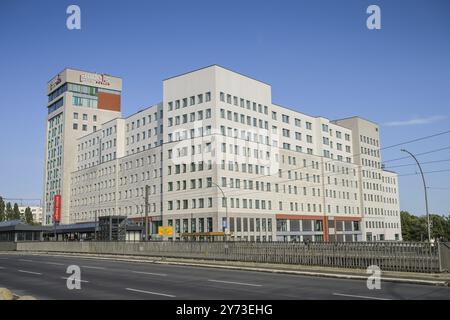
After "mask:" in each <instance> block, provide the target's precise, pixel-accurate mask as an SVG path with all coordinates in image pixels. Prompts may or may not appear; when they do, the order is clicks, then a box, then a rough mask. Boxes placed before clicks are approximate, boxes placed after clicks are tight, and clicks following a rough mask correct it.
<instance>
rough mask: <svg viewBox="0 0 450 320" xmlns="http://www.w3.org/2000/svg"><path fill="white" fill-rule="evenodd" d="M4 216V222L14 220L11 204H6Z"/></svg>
mask: <svg viewBox="0 0 450 320" xmlns="http://www.w3.org/2000/svg"><path fill="white" fill-rule="evenodd" d="M5 215H6V220H13V219H14V211H13V208H12V206H11V202H8V203H6V209H5Z"/></svg>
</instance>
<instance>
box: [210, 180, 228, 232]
mask: <svg viewBox="0 0 450 320" xmlns="http://www.w3.org/2000/svg"><path fill="white" fill-rule="evenodd" d="M211 184H213V185H215V186H216V187H217V188H218V189H219V190H220V192H222V196H223V197H224V198H225V217H226V218H225V219H226V221H225V228H224V229H225V230H224V233H225V241H226V240H227V234H228V199H227V197H226V196H225V192H223V190H222V188H221V187H220V186H219V185H218V184H217V183H215V182H213V181H211ZM217 206H218V205H217ZM222 229H223V226H222Z"/></svg>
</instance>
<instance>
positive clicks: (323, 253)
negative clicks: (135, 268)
mask: <svg viewBox="0 0 450 320" xmlns="http://www.w3.org/2000/svg"><path fill="white" fill-rule="evenodd" d="M17 250H18V251H44V252H69V253H89V254H119V255H138V256H154V257H173V258H194V259H207V260H223V261H242V262H255V263H275V264H277V263H279V264H290V265H303V266H323V267H335V268H354V269H366V268H367V267H368V266H370V265H377V266H378V267H380V268H381V269H382V270H385V271H406V272H425V273H433V272H444V271H448V265H449V264H450V261H448V260H449V259H450V258H449V257H450V253H449V251H450V248H449V246H448V245H447V246H443V244H436V245H429V244H427V243H410V242H370V243H369V242H351V243H348V242H347V243H339V242H327V243H307V244H306V243H285V242H269V243H267V242H265V243H249V242H18V243H17ZM445 266H447V267H445Z"/></svg>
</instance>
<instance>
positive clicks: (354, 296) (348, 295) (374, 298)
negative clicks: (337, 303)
mask: <svg viewBox="0 0 450 320" xmlns="http://www.w3.org/2000/svg"><path fill="white" fill-rule="evenodd" d="M333 295H334V296H342V297H350V298H361V299H373V300H392V299H388V298H378V297H368V296H357V295H353V294H344V293H336V292H335V293H333Z"/></svg>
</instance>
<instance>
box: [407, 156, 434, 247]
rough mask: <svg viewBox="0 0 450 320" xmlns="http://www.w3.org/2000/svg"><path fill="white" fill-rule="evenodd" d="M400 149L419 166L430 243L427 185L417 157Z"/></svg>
mask: <svg viewBox="0 0 450 320" xmlns="http://www.w3.org/2000/svg"><path fill="white" fill-rule="evenodd" d="M400 151H403V152H406V153H408V154H409V155H410V156H411V157H412V158H413V159H414V160H415V161H416V163H417V166H418V167H419V170H420V174H421V175H422V182H423V189H424V193H425V210H426V213H427V224H428V242H429V243H431V225H430V213H429V211H428V195H427V185H426V183H425V176H424V175H423V171H422V167H421V166H420V163H419V161H418V160H417V158H416V157H415V156H414V155H413V154H412V153H411V152H409V151H408V150H405V149H401V150H400Z"/></svg>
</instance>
